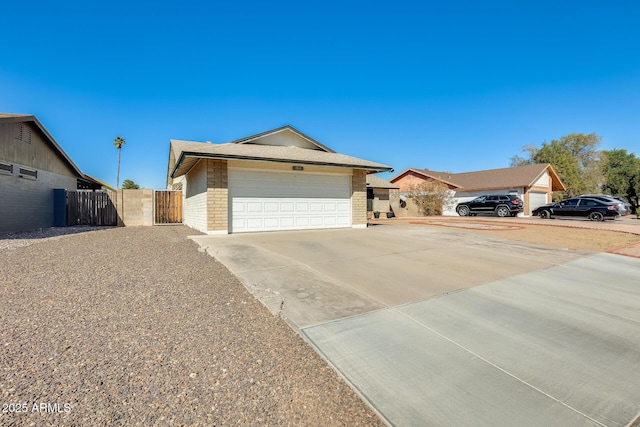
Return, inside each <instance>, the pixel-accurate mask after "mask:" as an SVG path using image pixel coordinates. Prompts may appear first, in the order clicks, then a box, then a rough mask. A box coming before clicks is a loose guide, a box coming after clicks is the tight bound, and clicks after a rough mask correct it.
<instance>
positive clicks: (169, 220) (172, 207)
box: [155, 190, 182, 224]
mask: <svg viewBox="0 0 640 427" xmlns="http://www.w3.org/2000/svg"><path fill="white" fill-rule="evenodd" d="M155 223H156V224H181V223H182V191H171V190H157V191H156V192H155Z"/></svg>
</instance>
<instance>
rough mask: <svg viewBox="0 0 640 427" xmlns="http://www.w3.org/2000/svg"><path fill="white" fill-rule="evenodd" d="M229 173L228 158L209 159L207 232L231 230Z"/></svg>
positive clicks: (223, 232) (224, 232) (226, 231)
mask: <svg viewBox="0 0 640 427" xmlns="http://www.w3.org/2000/svg"><path fill="white" fill-rule="evenodd" d="M229 215H230V211H229V173H228V168H227V161H226V160H207V232H213V233H216V234H219V233H222V234H226V233H228V232H229Z"/></svg>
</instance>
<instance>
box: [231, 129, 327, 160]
mask: <svg viewBox="0 0 640 427" xmlns="http://www.w3.org/2000/svg"><path fill="white" fill-rule="evenodd" d="M230 144H256V145H270V146H283V147H298V148H306V149H308V150H320V151H325V152H327V153H335V151H333V150H332V149H331V148H329V147H327V146H326V145H323V144H320V143H319V142H318V141H316V140H315V139H313V138H311V137H309V136H307V135H305V134H304V133H302V132H300V131H298V130H297V129H295V128H294V127H292V126H289V125H287V126H283V127H281V128H277V129H273V130H270V131H267V132H262V133H259V134H257V135H252V136H249V137H246V138H242V139H238V140H235V141H232V142H230Z"/></svg>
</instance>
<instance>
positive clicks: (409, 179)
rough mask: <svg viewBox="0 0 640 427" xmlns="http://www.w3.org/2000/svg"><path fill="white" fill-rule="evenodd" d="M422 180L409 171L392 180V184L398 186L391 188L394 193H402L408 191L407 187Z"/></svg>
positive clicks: (422, 179) (422, 180)
mask: <svg viewBox="0 0 640 427" xmlns="http://www.w3.org/2000/svg"><path fill="white" fill-rule="evenodd" d="M422 182H424V178H423V177H419V176H415V175H413V173H411V172H409V173H408V174H406V175H404V176H403V177H400V178H399V179H397V180H395V181H393V184H394V185H396V186H398V187H400V188H399V189H398V190H392V192H396V193H404V192H406V191H408V188H409V187H410V186H412V185H417V184H420V183H422Z"/></svg>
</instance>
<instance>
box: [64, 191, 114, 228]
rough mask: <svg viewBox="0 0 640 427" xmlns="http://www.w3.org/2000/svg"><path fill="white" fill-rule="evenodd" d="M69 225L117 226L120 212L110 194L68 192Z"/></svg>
mask: <svg viewBox="0 0 640 427" xmlns="http://www.w3.org/2000/svg"><path fill="white" fill-rule="evenodd" d="M66 222H67V225H117V223H118V212H117V211H116V207H115V206H114V204H113V202H112V201H111V198H110V197H109V193H107V192H101V191H67V221H66Z"/></svg>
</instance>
